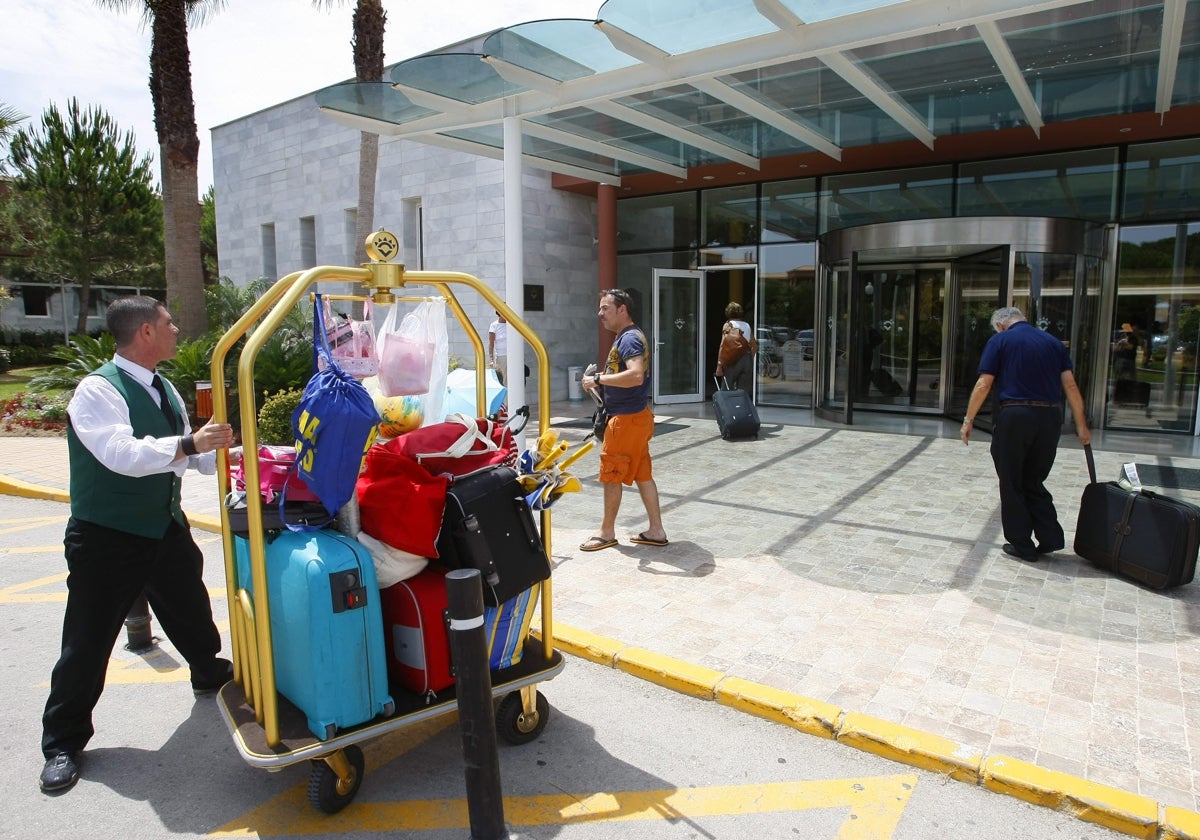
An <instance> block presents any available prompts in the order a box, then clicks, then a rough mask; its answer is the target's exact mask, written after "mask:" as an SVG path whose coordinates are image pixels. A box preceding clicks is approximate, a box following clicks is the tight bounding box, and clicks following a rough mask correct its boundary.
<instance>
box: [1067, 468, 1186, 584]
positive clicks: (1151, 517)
mask: <svg viewBox="0 0 1200 840" xmlns="http://www.w3.org/2000/svg"><path fill="white" fill-rule="evenodd" d="M1084 451H1085V453H1086V454H1087V461H1088V473H1089V475H1090V476H1091V483H1089V484H1088V486H1087V487H1085V488H1084V489H1083V498H1082V499H1081V500H1080V502H1079V519H1078V521H1077V522H1076V523H1075V553H1076V554H1078V555H1079V556H1080V557H1082V558H1083V559H1085V560H1088V561H1090V562H1092V563H1094V564H1095V565H1097V566H1099V567H1100V568H1102V569H1105V570H1106V571H1109V572H1112V573H1113V574H1117V575H1122V576H1124V577H1128V578H1132V579H1133V580H1136V581H1139V582H1141V583H1144V584H1146V585H1147V586H1149V587H1151V588H1153V589H1169V588H1171V587H1173V586H1181V585H1182V584H1185V583H1190V582H1191V580H1192V578H1193V577H1195V574H1196V554H1197V549H1198V548H1200V508H1198V507H1196V505H1193V504H1189V503H1188V502H1181V501H1179V500H1178V499H1171V498H1168V497H1166V496H1163V495H1160V494H1158V493H1152V492H1150V491H1149V490H1140V491H1133V490H1126V489H1125V488H1124V487H1122V486H1121V485H1119V484H1117V483H1116V482H1115V481H1105V482H1099V481H1096V462H1095V459H1094V458H1093V457H1092V448H1091V447H1090V446H1088V447H1085V450H1084Z"/></svg>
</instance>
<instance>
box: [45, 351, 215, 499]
mask: <svg viewBox="0 0 1200 840" xmlns="http://www.w3.org/2000/svg"><path fill="white" fill-rule="evenodd" d="M113 362H114V363H115V364H116V366H117V367H119V368H120V369H121V370H123V371H125V372H126V373H128V374H129V375H130V376H132V377H133V378H134V379H136V380H137V382H138V384H139V385H141V386H142V387H143V388H145V389H146V393H148V394H149V395H150V398H151V399H152V400H154V403H155V405H158V404H159V399H160V398H159V395H158V391H156V390H154V386H153V385H152V384H151V382H153V380H154V371H152V370H147V369H146V368H144V367H142V366H141V365H138V364H134V363H133V362H131V361H129V360H128V359H126V358H125V357H124V356H122V355H120V354H119V353H118V354H117V355H115V356H113ZM160 378H161V379H162V381H163V382H164V383H166V386H167V387H168V388H170V389H171V391H172V392H173V393H174V394H175V398H176V400H178V402H179V405H181V406H182V405H183V399H182V398H181V397H180V396H179V392H178V391H176V390H175V386H174V385H172V384H171V383H170V382H168V381H167V379H166V377H160ZM67 415H68V416H69V417H70V418H71V427H72V428H73V429H74V430H75V434H76V435H77V436H78V437H79V440H80V442H81V443H82V444H83V445H84V446H85V447H86V448H87V450H88V452H91V453H92V454H93V455H94V456H96V460H98V461H99V462H100V463H101V464H103V465H104V466H105V467H107V468H108V469H110V470H112V471H113V472H115V473H118V474H120V475H128V476H132V477H133V478H141V477H143V476H147V475H157V474H159V473H164V472H173V473H175V474H176V475H178V476H182V475H183V474H184V473H185V472H187V469H188V467H193V468H194V469H196V470H198V471H199V472H201V473H203V474H204V475H212V474H213V473H215V472H216V471H217V455H216V452H215V451H214V452H205V453H202V454H200V455H192V456H187V455H185V456H183V457H180V458H178V459H177V458H176V457H175V453H176V452H178V451H179V438H180V436H179V435H171V436H169V437H160V438H154V437H149V436H147V437H144V438H136V437H134V436H133V425H132V424H131V423H130V420H129V406H128V404H126V402H125V398H124V397H122V396H121V394H120V392H119V391H117V389H116V388H114V387H113V386H112V383H111V382H109V381H108V380H107V379H105V378H104V377H103V376H85V377H84V378H83V379H82V380H81V381H80V382H79V385H78V386H77V387H76V388H75V394H74V396H72V397H71V401H70V403H68V404H67ZM181 420H182V422H183V434H184V435H187V434H191V431H192V426H191V423H190V422H189V421H188V418H187V413H186V412H184V414H183V416H182V417H181Z"/></svg>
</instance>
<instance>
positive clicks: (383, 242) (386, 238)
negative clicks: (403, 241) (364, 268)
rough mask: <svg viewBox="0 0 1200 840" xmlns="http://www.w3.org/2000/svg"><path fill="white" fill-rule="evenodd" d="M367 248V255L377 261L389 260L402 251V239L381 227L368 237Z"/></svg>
mask: <svg viewBox="0 0 1200 840" xmlns="http://www.w3.org/2000/svg"><path fill="white" fill-rule="evenodd" d="M366 249H367V256H368V257H370V258H371V259H372V260H374V261H375V262H387V261H389V260H390V259H392V258H393V257H395V256H396V255H397V254H398V253H400V241H399V240H398V239H396V237H395V236H394V235H393V234H392V233H391V232H389V231H386V230H384V229H383V228H380V229H379V230H377V231H375V232H374V233H372V234H371V235H370V236H368V237H367V242H366Z"/></svg>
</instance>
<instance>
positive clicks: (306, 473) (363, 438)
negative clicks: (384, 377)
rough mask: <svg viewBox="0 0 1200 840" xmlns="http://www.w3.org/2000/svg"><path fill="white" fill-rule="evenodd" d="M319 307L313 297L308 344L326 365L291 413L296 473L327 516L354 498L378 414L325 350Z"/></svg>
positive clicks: (368, 397)
mask: <svg viewBox="0 0 1200 840" xmlns="http://www.w3.org/2000/svg"><path fill="white" fill-rule="evenodd" d="M322 309H323V307H322V305H321V296H320V295H317V301H316V306H315V307H314V311H313V344H314V347H315V349H316V353H317V354H318V355H319V356H320V357H321V358H322V359H323V360H324V362H325V367H324V369H322V370H318V371H317V372H316V373H314V374H313V376H312V378H311V379H310V380H308V385H307V386H305V388H304V395H303V396H302V397H301V399H300V405H298V406H297V407H296V411H295V413H294V414H293V415H292V432H293V433H294V434H295V436H296V452H297V456H296V474H297V475H298V476H299V477H300V478H302V479H304V483H305V484H307V485H308V488H309V490H311V491H312V492H313V493H314V494H316V496H317V498H318V499H320V500H321V504H322V505H324V506H325V509H326V510H327V511H328V512H329V515H330V516H331V517H332V516H334V515H335V514H337V512H338V510H339V509H340V508H341V507H342V506H343V505H345V504H346V503H347V502H348V501H350V499H351V498H353V497H354V488H355V485H356V483H357V482H358V473H359V471H360V469H361V468H362V461H363V458H364V457H365V456H366V453H367V450H368V449H369V448H370V447H371V444H372V443H374V442H375V434H376V431H377V429H378V427H379V412H378V410H377V409H376V408H375V402H374V400H372V399H371V395H370V393H369V392H368V391H367V389H366V388H364V387H363V385H362V383H361V382H359V381H358V380H357V379H355V378H354V377H353V376H350V375H349V374H348V373H346V372H345V371H343V370H342V369H341V368H340V367H338V364H337V362H336V361H334V359H333V356H332V354H331V353H330V352H329V342H328V341H327V339H326V338H325V319H324V315H323V312H322ZM289 527H290V526H289ZM295 530H300V528H297V529H295Z"/></svg>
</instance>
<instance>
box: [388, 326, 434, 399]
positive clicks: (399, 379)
mask: <svg viewBox="0 0 1200 840" xmlns="http://www.w3.org/2000/svg"><path fill="white" fill-rule="evenodd" d="M427 311H428V310H427V308H426V307H425V304H422V305H421V306H418V307H417V309H416V310H415V311H413V312H410V313H408V314H407V315H405V316H404V318H403V320H401V318H400V307H399V306H393V307H392V310H391V311H390V312H389V313H388V316H387V319H386V320H385V321H384V322H383V326H382V327H381V328H380V330H379V374H378V376H379V390H381V391H382V392H383V394H384V396H388V397H399V396H403V395H405V394H424V393H426V392H427V391H429V383H430V380H431V378H432V376H433V358H434V355H435V354H436V351H437V338H436V333H435V332H434V325H433V324H431V323H430V322H429V318H427V317H426V313H427Z"/></svg>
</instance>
